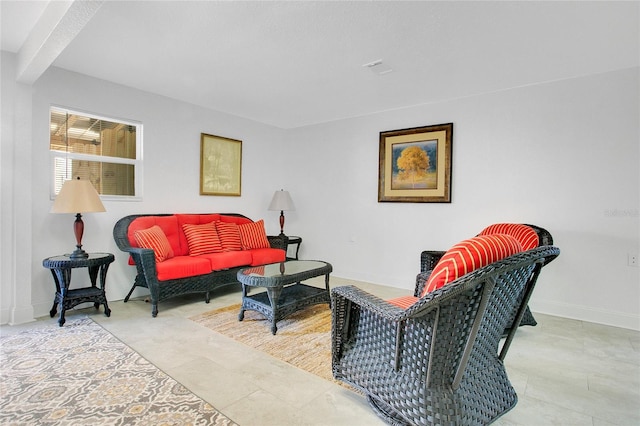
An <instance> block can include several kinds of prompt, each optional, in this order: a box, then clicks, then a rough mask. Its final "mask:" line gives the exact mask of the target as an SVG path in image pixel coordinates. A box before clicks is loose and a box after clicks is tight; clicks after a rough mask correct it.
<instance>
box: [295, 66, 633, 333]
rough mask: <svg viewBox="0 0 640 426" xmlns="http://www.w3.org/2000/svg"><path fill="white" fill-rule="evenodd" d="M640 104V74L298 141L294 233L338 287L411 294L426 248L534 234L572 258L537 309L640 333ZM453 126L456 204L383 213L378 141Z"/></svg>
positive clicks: (409, 113)
mask: <svg viewBox="0 0 640 426" xmlns="http://www.w3.org/2000/svg"><path fill="white" fill-rule="evenodd" d="M638 94H639V84H638V69H637V68H634V69H629V70H622V71H616V72H610V73H606V74H601V75H593V76H588V77H583V78H576V79H571V80H565V81H558V82H553V83H548V84H541V85H535V86H530V87H523V88H518V89H513V90H508V91H503V92H499V93H491V94H485V95H480V96H475V97H470V98H465V99H458V100H453V101H449V102H441V103H437V104H431V105H423V106H416V107H412V108H406V109H402V110H396V111H389V112H385V113H380V114H375V115H370V116H366V117H360V118H354V119H350V120H344V121H338V122H332V123H326V124H322V125H316V126H310V127H306V128H300V129H297V130H293V131H290V132H289V134H288V142H287V146H288V149H287V150H286V152H287V153H288V156H287V158H288V164H289V165H290V167H289V169H288V176H289V182H287V187H288V188H289V189H290V190H291V193H292V197H293V198H294V201H295V203H296V206H297V207H298V208H297V211H296V212H292V213H290V214H289V215H288V217H289V219H288V223H289V226H288V230H289V232H288V233H290V234H299V235H301V236H302V237H303V239H304V241H303V246H302V250H301V252H302V255H303V256H305V257H309V258H318V259H327V260H328V261H330V262H331V263H332V264H333V266H334V274H335V275H337V276H340V277H344V278H350V279H354V280H362V281H368V282H374V283H381V284H386V285H391V286H397V287H401V288H406V289H407V290H408V291H409V290H410V289H412V288H413V285H414V280H415V275H416V273H417V272H418V270H419V255H420V252H421V251H422V250H425V249H447V248H448V247H449V246H451V245H452V244H454V243H456V242H457V241H459V240H462V239H465V238H468V237H470V236H473V235H475V234H476V233H478V232H479V231H480V230H481V229H482V228H484V227H485V226H486V225H489V224H491V223H494V222H500V221H507V222H524V223H533V224H537V225H539V226H542V227H544V228H547V229H548V230H549V231H550V232H551V233H552V235H553V237H554V240H555V243H556V245H557V246H558V247H560V248H561V250H562V254H561V256H560V257H559V258H558V259H557V260H556V261H555V262H554V263H552V264H550V265H549V266H548V267H547V268H546V269H545V270H544V271H543V274H542V276H541V279H540V280H539V283H538V287H537V288H536V291H535V292H534V294H533V300H532V301H531V306H532V309H533V310H535V311H539V312H545V313H550V314H554V315H559V316H565V317H572V318H578V319H585V320H589V321H596V322H602V323H606V324H613V325H618V326H622V327H628V328H636V329H640V315H639V314H640V308H639V301H640V294H639V286H640V280H639V269H638V268H637V267H636V268H634V267H629V266H627V253H636V254H637V253H638V246H639V232H640V228H639V213H638V211H639V210H638V208H639V192H640V185H639V174H638V169H639V166H640V156H639V155H640V154H639V149H638V147H639V140H640V139H639V138H640V136H639V123H638V121H639V108H638ZM447 122H453V123H454V130H453V177H452V180H453V182H452V184H453V188H452V191H453V192H452V203H451V204H413V203H378V202H377V184H378V148H379V132H381V131H386V130H395V129H403V128H409V127H417V126H424V125H429V124H439V123H447Z"/></svg>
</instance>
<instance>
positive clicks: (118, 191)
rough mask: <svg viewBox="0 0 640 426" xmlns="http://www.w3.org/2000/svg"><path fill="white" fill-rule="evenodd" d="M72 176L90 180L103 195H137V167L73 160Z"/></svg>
mask: <svg viewBox="0 0 640 426" xmlns="http://www.w3.org/2000/svg"><path fill="white" fill-rule="evenodd" d="M71 176H72V177H73V179H76V178H78V177H80V179H83V180H89V181H91V183H92V184H93V186H94V187H95V188H96V190H97V191H98V193H100V194H103V195H131V196H133V195H135V166H133V165H132V164H115V163H105V162H98V161H81V160H71Z"/></svg>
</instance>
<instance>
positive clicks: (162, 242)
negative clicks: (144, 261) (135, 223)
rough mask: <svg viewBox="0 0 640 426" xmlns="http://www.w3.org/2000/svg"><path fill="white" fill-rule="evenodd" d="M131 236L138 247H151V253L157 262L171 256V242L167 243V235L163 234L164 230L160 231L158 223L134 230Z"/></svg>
mask: <svg viewBox="0 0 640 426" xmlns="http://www.w3.org/2000/svg"><path fill="white" fill-rule="evenodd" d="M133 238H134V239H135V240H136V243H137V244H138V247H140V248H148V249H153V255H154V257H155V258H156V262H157V263H160V262H164V261H165V260H167V259H171V258H172V257H173V249H172V248H171V244H169V240H168V239H167V236H166V235H164V232H162V229H161V228H160V227H159V226H158V225H153V226H152V227H151V228H147V229H140V230H138V231H136V232H134V233H133Z"/></svg>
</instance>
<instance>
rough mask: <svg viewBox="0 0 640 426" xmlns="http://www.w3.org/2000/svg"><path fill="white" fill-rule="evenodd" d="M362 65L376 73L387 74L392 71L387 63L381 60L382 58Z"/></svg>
mask: <svg viewBox="0 0 640 426" xmlns="http://www.w3.org/2000/svg"><path fill="white" fill-rule="evenodd" d="M363 67H367V68H369V69H370V70H371V71H372V72H374V73H376V74H378V75H383V74H389V73H390V72H391V71H393V69H392V68H391V67H390V66H389V65H387V64H385V63H383V62H382V59H378V60H377V61H373V62H369V63H368V64H364V65H363Z"/></svg>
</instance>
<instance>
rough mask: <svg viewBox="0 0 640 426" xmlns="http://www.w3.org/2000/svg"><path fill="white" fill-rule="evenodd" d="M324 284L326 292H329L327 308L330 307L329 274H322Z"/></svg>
mask: <svg viewBox="0 0 640 426" xmlns="http://www.w3.org/2000/svg"><path fill="white" fill-rule="evenodd" d="M324 286H325V287H326V288H327V293H329V309H331V290H330V289H329V274H327V275H325V276H324Z"/></svg>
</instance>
